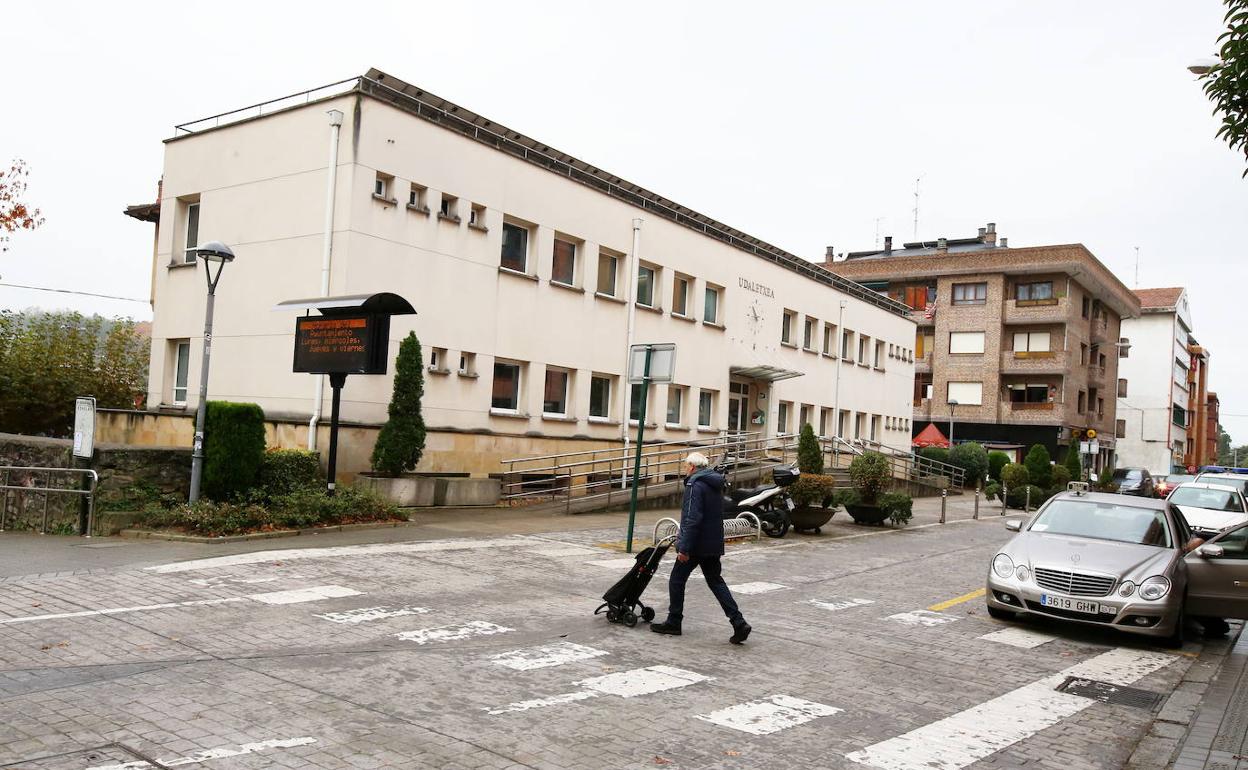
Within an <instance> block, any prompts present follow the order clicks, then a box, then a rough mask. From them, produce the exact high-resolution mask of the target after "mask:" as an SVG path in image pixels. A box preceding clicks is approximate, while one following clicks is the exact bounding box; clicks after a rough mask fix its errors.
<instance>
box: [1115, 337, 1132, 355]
mask: <svg viewBox="0 0 1248 770" xmlns="http://www.w3.org/2000/svg"><path fill="white" fill-rule="evenodd" d="M1130 352H1131V340H1129V339H1127V338H1126V337H1119V338H1118V357H1119V358H1126V357H1127V353H1130Z"/></svg>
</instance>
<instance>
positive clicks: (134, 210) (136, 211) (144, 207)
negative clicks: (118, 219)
mask: <svg viewBox="0 0 1248 770" xmlns="http://www.w3.org/2000/svg"><path fill="white" fill-rule="evenodd" d="M122 213H123V214H125V215H126V216H128V217H134V218H135V219H137V220H139V221H140V222H159V221H160V201H157V202H155V203H139V204H137V205H134V206H126V208H125V210H124V211H122Z"/></svg>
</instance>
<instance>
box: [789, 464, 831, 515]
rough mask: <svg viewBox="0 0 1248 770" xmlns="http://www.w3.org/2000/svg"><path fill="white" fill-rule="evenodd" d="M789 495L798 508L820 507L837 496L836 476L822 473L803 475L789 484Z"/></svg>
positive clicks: (803, 472)
mask: <svg viewBox="0 0 1248 770" xmlns="http://www.w3.org/2000/svg"><path fill="white" fill-rule="evenodd" d="M789 495H790V496H792V498H793V504H794V505H796V506H797V507H798V508H819V507H823V504H824V503H825V502H827V503H828V504H831V503H832V501H833V500H834V499H835V496H836V477H834V476H823V475H820V474H809V475H808V474H807V473H806V472H805V471H802V475H801V476H799V477H798V479H797V481H795V482H793V483H792V484H790V485H789Z"/></svg>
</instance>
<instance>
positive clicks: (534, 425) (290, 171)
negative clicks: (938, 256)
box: [105, 70, 915, 475]
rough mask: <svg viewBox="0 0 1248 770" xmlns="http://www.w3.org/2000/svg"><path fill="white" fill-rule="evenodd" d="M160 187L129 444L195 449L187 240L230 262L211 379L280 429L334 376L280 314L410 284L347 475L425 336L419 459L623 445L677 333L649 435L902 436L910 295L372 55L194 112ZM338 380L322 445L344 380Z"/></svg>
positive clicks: (196, 342)
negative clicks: (144, 345) (405, 311)
mask: <svg viewBox="0 0 1248 770" xmlns="http://www.w3.org/2000/svg"><path fill="white" fill-rule="evenodd" d="M160 189H161V194H160V196H159V197H160V200H159V202H158V205H148V206H134V207H131V208H130V209H129V210H128V212H127V213H129V214H131V215H132V216H136V217H138V218H141V219H144V220H146V221H154V222H157V229H156V237H155V246H154V256H153V281H152V285H153V288H152V291H153V297H152V301H153V307H154V319H153V327H152V357H151V376H150V381H149V383H148V392H147V410H146V412H145V413H143V414H139V415H135V414H130V415H125V416H124V419H122V417H119V416H114V418H112V419H114V422H115V424H114V425H112V429H114V430H113V436H112V438H113V439H115V440H130V441H132V442H137V443H149V442H150V443H170V442H171V441H176V442H177V443H187V444H189V440H190V435H191V425H190V423H191V420H192V418H193V415H194V409H195V405H196V404H195V402H196V400H197V399H196V395H197V393H198V390H199V381H198V378H199V371H200V357H201V352H202V342H203V322H204V309H205V300H206V290H205V276H204V275H203V272H204V270H205V267H204V264H203V263H202V262H198V263H197V260H196V258H195V256H194V252H193V250H192V247H194V246H195V245H196V244H199V243H204V242H207V241H210V240H216V241H222V242H224V243H226V244H227V245H229V246H230V247H231V248H232V249H233V250H234V252H235V254H236V255H237V258H236V259H235V261H234V262H232V263H230V264H228V265H226V266H225V269H224V273H223V275H222V277H221V282H220V285H219V287H218V289H217V301H216V312H215V324H214V334H213V347H212V367H211V375H210V378H209V388H208V395H209V398H210V399H224V400H232V401H251V402H255V403H258V404H259V405H260V406H261V407H263V409H264V411H265V413H266V415H267V417H268V418H269V420H270V421H271V426H270V443H271V444H273V443H276V444H281V445H287V446H304V445H306V444H307V443H308V424H309V422H310V421H311V420H312V418H313V415H314V413H315V412H316V410H317V408H318V399H316V398H315V390H316V385H317V383H318V382H319V381H320V378H318V377H316V376H313V375H308V374H295V373H292V371H291V367H292V357H293V342H294V337H293V331H294V322H295V318H294V317H293V315H292V314H291V313H282V312H274V311H273V308H274V306H275V305H277V304H278V303H279V302H282V301H284V300H290V299H295V298H305V297H317V296H324V295H333V296H337V295H352V294H371V293H375V292H393V293H396V294H399V295H401V296H403V297H404V298H406V299H407V300H408V301H409V302H410V303H411V304H412V305H413V306H414V307H415V308H416V310H417V311H418V315H415V316H401V317H395V318H394V319H393V323H392V325H391V329H390V347H391V350H390V357H391V358H390V360H391V364H390V372H391V375H390V376H354V375H353V376H351V377H349V378H348V380H347V383H346V387H345V389H344V391H343V397H342V418H343V420H344V422H345V423H346V424H348V428H347V429H346V430H344V433H343V442H344V443H343V446H342V449H341V451H342V453H343V454H342V456H341V457H340V464H339V468H340V469H341V470H342V471H343V472H344V473H346V474H350V473H354V472H358V471H362V470H365V469H366V468H367V458H368V452H369V450H370V449H371V442H372V436H373V435H375V428H376V426H378V425H380V424H381V423H382V422H383V421H384V420H385V417H386V406H387V404H388V402H389V398H390V392H391V387H392V374H393V371H394V366H393V356H394V355H395V354H396V353H397V349H398V343H399V341H400V340H401V339H402V338H403V337H405V336H406V335H407V333H408V332H409V331H415V332H416V334H417V335H418V336H419V338H420V341H421V343H422V345H423V348H424V355H425V365H426V374H425V395H424V400H423V411H424V418H425V422H426V425H427V426H428V428H429V439H428V448H427V450H426V458H425V460H424V461H422V464H421V468H420V470H428V471H460V472H463V471H467V472H471V473H473V474H474V475H484V474H490V473H497V472H498V471H499V470H501V468H500V466H499V461H500V460H502V459H504V458H514V457H525V456H532V455H541V454H551V453H555V452H562V451H578V450H582V449H590V448H595V447H599V446H601V447H607V446H611V445H618V444H619V443H620V442H621V440H622V437H623V434H624V432H625V431H626V430H629V420H628V419H627V418H629V417H635V415H630V414H629V412H630V408H635V404H636V401H637V399H636V398H635V397H634V398H630V393H629V391H628V384H627V377H625V376H624V373H625V364H626V358H627V346H628V343H629V341H630V339H631V341H633V342H635V343H647V342H671V343H675V345H676V349H677V352H676V368H675V375H674V382H673V383H672V384H670V385H668V384H663V385H655V386H653V387H652V390H651V392H650V394H649V397H648V400H649V408H648V410H647V413H648V418H647V423H648V424H650V426H652V427H648V429H647V433H648V435H647V439H655V440H660V441H679V440H696V439H699V438H706V437H708V436H712V435H716V434H719V433H722V432H724V431H749V432H761V433H763V434H765V435H774V434H776V433H788V432H793V431H796V430H797V429H798V428H799V427H800V425H801V423H803V422H809V423H811V424H812V425H813V426H814V427H815V430H816V432H818V433H820V434H823V435H832V434H834V433H837V432H839V433H840V434H841V435H843V436H846V437H861V438H871V439H875V440H877V441H880V442H883V443H886V444H891V445H895V446H899V447H906V446H908V445H909V442H910V425H909V419H910V414H911V397H912V390H913V383H914V364H913V347H914V340H915V324H914V323H913V322H912V321H911V320H910V317H909V313H910V310H909V308H907V307H905V306H904V305H901V304H899V303H896V302H894V301H892V300H890V299H888V298H887V297H885V296H882V295H880V294H878V293H876V292H874V291H871V290H869V289H867V288H865V287H863V286H861V285H860V284H856V283H853V282H851V281H848V280H846V279H843V278H841V277H839V276H837V275H834V274H833V273H831V272H829V271H827V270H826V269H824V268H822V267H820V266H818V265H816V264H814V263H812V262H810V261H808V260H805V259H802V258H800V257H797V256H795V255H793V254H789V253H787V252H785V251H783V250H782V249H780V248H777V247H775V246H772V245H770V244H768V243H764V242H763V241H760V240H758V239H757V238H754V237H751V236H749V235H747V234H745V233H743V232H741V231H739V230H736V229H734V228H732V227H730V226H728V225H726V224H723V223H721V222H717V221H715V220H713V219H711V218H710V217H707V216H705V215H703V214H699V213H698V212H696V211H692V210H690V209H688V208H686V207H684V206H681V205H680V204H678V203H675V202H673V201H671V200H668V199H666V198H663V197H661V196H659V195H657V194H655V193H653V192H650V191H649V190H645V189H643V188H640V187H638V186H637V185H635V184H632V183H630V182H628V181H627V180H625V179H622V178H620V177H618V176H616V175H614V174H612V173H610V172H608V171H604V170H602V169H599V168H595V167H594V166H591V165H589V164H588V163H585V162H583V161H581V160H578V159H576V158H573V157H571V156H568V155H566V154H564V153H561V152H559V151H558V150H555V149H553V148H551V147H548V146H546V145H544V144H542V143H541V142H539V141H537V140H534V139H531V138H529V137H527V136H524V135H522V134H519V133H517V132H515V131H513V130H512V129H510V128H507V127H506V126H501V125H499V124H497V123H494V122H493V121H491V120H489V119H487V118H484V117H482V116H480V115H477V114H476V113H473V112H470V111H469V110H466V109H464V108H462V107H459V106H458V105H455V104H452V103H451V102H448V101H446V100H445V99H442V98H439V97H437V96H434V95H433V94H430V93H427V92H424V91H422V90H421V89H419V88H417V87H415V86H412V85H409V84H407V83H404V82H403V81H400V80H397V79H396V78H394V77H392V76H390V75H386V74H384V73H382V72H379V71H377V70H372V71H370V72H369V73H368V74H367V75H364V76H363V77H359V78H354V79H352V80H349V81H345V82H343V83H340V84H337V85H334V86H330V87H327V88H324V89H318V90H316V91H310V92H307V93H305V94H299V95H297V96H295V97H291V98H288V99H283V100H278V101H276V102H273V103H269V104H266V105H262V106H259V107H251V108H246V109H243V110H239V111H237V112H234V113H228V114H225V115H221V116H215V117H212V118H208V119H206V120H201V121H198V122H196V123H191V124H186V125H184V126H179V127H178V128H177V129H176V132H175V135H174V136H173V137H172V138H170V139H168V140H167V141H166V143H165V162H164V174H163V179H162V184H161V188H160ZM327 233H328V237H327ZM326 264H327V265H328V272H327V276H328V286H327V287H326V286H325V285H323V282H322V273H323V267H324V266H325V265H326ZM838 378H839V388H838ZM636 387H637V388H638V389H639V387H640V386H636ZM634 395H635V394H634ZM322 396H323V398H322V401H323V406H321V407H320V409H321V413H320V415H319V427H318V435H319V441H318V443H319V448H320V449H321V450H322V451H323V450H324V448H325V446H326V443H327V442H326V439H325V433H324V430H325V426H326V424H327V423H328V419H329V401H330V399H329V386H328V382H326V383H325V384H324V392H323V394H322ZM630 403H631V404H632V406H631V407H630ZM838 406H839V409H840V414H839V416H838V415H837V414H836V409H837V407H838ZM123 422H124V423H125V424H124V425H122V423H123ZM632 425H633V427H632V430H633V431H635V425H636V423H635V420H634V421H633V422H632ZM105 428H106V430H105V432H106V433H107V432H108V430H109V427H108V426H105ZM120 431H124V432H125V433H126V435H125V436H120V435H117V433H118V432H120ZM171 437H173V438H171Z"/></svg>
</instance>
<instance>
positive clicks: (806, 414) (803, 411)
mask: <svg viewBox="0 0 1248 770" xmlns="http://www.w3.org/2000/svg"><path fill="white" fill-rule="evenodd" d="M803 425H810V404H802V406H801V408H800V409H798V410H797V427H798V430H801V427H802V426H803Z"/></svg>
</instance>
